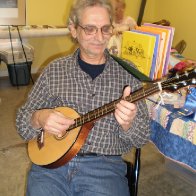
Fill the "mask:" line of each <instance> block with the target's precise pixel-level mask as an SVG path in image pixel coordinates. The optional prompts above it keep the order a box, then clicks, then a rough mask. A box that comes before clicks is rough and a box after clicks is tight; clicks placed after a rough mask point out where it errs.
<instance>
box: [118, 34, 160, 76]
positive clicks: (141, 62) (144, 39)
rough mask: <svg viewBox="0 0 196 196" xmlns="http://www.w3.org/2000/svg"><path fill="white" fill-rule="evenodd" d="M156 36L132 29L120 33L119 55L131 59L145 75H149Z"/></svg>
mask: <svg viewBox="0 0 196 196" xmlns="http://www.w3.org/2000/svg"><path fill="white" fill-rule="evenodd" d="M155 42H156V37H155V36H153V35H149V34H142V33H138V32H134V31H124V32H123V34H122V46H121V47H122V48H121V57H122V58H124V59H126V60H129V61H132V62H133V63H134V64H135V65H136V66H137V68H138V70H139V71H141V72H142V73H143V74H145V75H146V76H148V77H149V76H150V71H151V67H152V61H153V54H154V47H155Z"/></svg>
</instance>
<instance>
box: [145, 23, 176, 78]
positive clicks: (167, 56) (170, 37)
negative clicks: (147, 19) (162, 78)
mask: <svg viewBox="0 0 196 196" xmlns="http://www.w3.org/2000/svg"><path fill="white" fill-rule="evenodd" d="M145 24H146V25H148V26H152V27H158V28H162V29H168V30H169V31H170V33H169V41H168V48H167V53H166V59H165V66H164V69H163V75H166V74H167V73H168V64H169V58H170V51H171V47H172V43H173V38H174V32H175V28H174V27H171V26H163V25H156V24H151V23H144V25H145Z"/></svg>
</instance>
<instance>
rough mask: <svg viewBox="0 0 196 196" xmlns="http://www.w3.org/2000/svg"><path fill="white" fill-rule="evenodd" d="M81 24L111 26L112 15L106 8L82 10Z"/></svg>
mask: <svg viewBox="0 0 196 196" xmlns="http://www.w3.org/2000/svg"><path fill="white" fill-rule="evenodd" d="M80 22H82V23H90V24H91V23H106V24H110V15H109V13H108V10H107V9H106V8H104V7H100V6H93V7H87V8H85V9H83V10H82V12H81V14H80Z"/></svg>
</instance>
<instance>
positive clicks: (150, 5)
mask: <svg viewBox="0 0 196 196" xmlns="http://www.w3.org/2000/svg"><path fill="white" fill-rule="evenodd" d="M26 2H27V3H26V4H27V8H26V9H27V25H43V24H48V25H64V24H65V22H66V19H67V16H68V14H69V9H70V6H71V3H72V0H58V2H57V1H54V0H41V1H40V0H26ZM179 2H180V3H179ZM140 3H141V0H126V4H127V8H126V13H125V14H126V15H131V16H132V17H133V18H135V20H136V21H137V18H138V14H139V9H140ZM195 7H196V1H195V0H188V1H183V0H172V1H171V0H164V1H161V0H147V4H146V9H145V13H144V18H143V20H144V21H149V22H154V21H158V20H161V19H167V20H169V21H170V22H171V25H172V26H174V27H175V28H176V31H175V36H174V42H173V43H174V45H175V44H176V43H177V42H179V41H180V40H181V39H184V40H185V41H186V42H187V48H186V49H185V51H184V53H183V55H184V56H186V57H189V58H192V59H196V54H195V51H196V39H195V38H194V37H195V35H196V17H195V14H194V12H195ZM28 41H29V43H30V44H31V45H32V46H33V47H34V49H35V58H34V62H33V65H32V72H33V73H34V72H37V71H38V70H40V69H42V67H44V66H45V65H46V64H47V63H48V62H49V61H50V60H52V59H54V58H55V57H57V56H61V55H64V54H65V55H66V54H68V53H70V51H73V48H74V45H73V43H72V42H71V40H70V37H69V36H64V37H50V38H32V39H29V40H28ZM3 72H4V73H6V74H7V68H6V66H5V65H4V64H1V65H0V76H1V75H2V73H3Z"/></svg>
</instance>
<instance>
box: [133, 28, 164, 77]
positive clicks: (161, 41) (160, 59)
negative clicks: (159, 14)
mask: <svg viewBox="0 0 196 196" xmlns="http://www.w3.org/2000/svg"><path fill="white" fill-rule="evenodd" d="M136 29H137V30H138V31H143V32H148V33H153V34H157V35H159V38H160V39H159V46H158V57H157V63H156V68H155V73H154V79H157V76H158V71H159V69H160V68H161V67H162V66H163V59H164V55H163V54H164V45H165V39H166V33H165V32H163V31H161V30H159V29H155V28H151V27H148V26H138V27H136Z"/></svg>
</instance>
